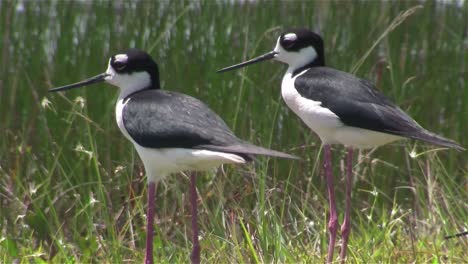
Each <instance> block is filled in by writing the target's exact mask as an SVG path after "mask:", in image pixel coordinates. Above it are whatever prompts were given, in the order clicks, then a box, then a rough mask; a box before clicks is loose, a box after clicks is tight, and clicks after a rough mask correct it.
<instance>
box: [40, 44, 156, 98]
mask: <svg viewBox="0 0 468 264" xmlns="http://www.w3.org/2000/svg"><path fill="white" fill-rule="evenodd" d="M98 82H107V83H109V84H112V85H114V86H117V87H119V88H120V93H121V95H124V96H126V95H128V94H131V93H134V92H136V91H140V90H146V89H159V88H160V87H159V71H158V65H157V64H156V62H155V61H154V60H153V58H151V56H150V55H149V54H148V53H146V52H144V51H142V50H139V49H127V50H125V51H123V52H120V53H118V54H115V55H113V56H111V57H110V59H109V64H108V66H107V70H106V72H104V73H101V74H99V75H96V76H94V77H91V78H89V79H86V80H83V81H81V82H78V83H74V84H70V85H65V86H62V87H58V88H54V89H51V90H49V91H50V92H57V91H64V90H68V89H72V88H78V87H82V86H86V85H90V84H94V83H98Z"/></svg>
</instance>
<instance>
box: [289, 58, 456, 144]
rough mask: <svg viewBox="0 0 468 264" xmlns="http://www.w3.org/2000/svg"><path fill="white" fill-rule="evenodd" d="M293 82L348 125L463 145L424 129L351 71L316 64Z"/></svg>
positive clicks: (309, 97) (300, 90) (432, 141)
mask: <svg viewBox="0 0 468 264" xmlns="http://www.w3.org/2000/svg"><path fill="white" fill-rule="evenodd" d="M294 85H295V86H296V88H297V91H298V92H299V94H300V95H301V96H303V97H305V98H308V99H311V100H314V101H319V102H321V103H322V106H323V107H326V108H328V109H330V110H331V111H332V112H333V113H335V114H336V115H337V116H338V117H339V118H340V120H341V121H342V122H343V123H344V124H345V125H348V126H353V127H358V128H363V129H368V130H373V131H378V132H383V133H388V134H393V135H397V136H402V137H408V138H413V139H419V140H423V141H427V142H430V143H433V144H436V145H442V146H446V147H451V148H457V149H460V148H461V147H460V146H459V145H458V144H456V143H455V142H454V141H452V140H449V139H445V138H443V137H441V136H438V135H435V134H433V133H431V132H429V131H427V130H425V129H424V128H422V127H421V126H420V125H419V124H418V123H416V121H414V120H413V119H412V118H411V117H410V116H408V115H407V114H406V113H405V112H404V111H403V110H401V109H400V108H399V107H398V106H396V105H395V104H394V103H392V102H391V101H390V100H389V99H387V98H386V97H385V96H384V95H383V94H382V93H381V92H380V91H379V90H377V89H376V88H375V86H374V85H373V84H372V83H371V82H369V81H367V80H363V79H360V78H357V77H355V76H354V75H352V74H349V73H346V72H342V71H338V70H335V69H332V68H328V67H314V68H311V69H309V70H308V71H307V72H305V73H304V74H302V75H300V76H299V77H297V78H296V80H295V83H294Z"/></svg>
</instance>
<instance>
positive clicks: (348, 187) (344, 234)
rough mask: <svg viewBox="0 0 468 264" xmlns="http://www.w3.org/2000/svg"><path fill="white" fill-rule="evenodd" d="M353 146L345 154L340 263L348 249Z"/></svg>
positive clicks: (343, 261) (343, 260)
mask: <svg viewBox="0 0 468 264" xmlns="http://www.w3.org/2000/svg"><path fill="white" fill-rule="evenodd" d="M353 152H354V150H353V148H352V147H348V154H347V156H346V211H345V216H344V220H343V225H342V226H341V236H342V239H343V243H342V245H341V251H340V259H341V263H345V260H346V251H347V249H348V238H349V233H350V232H351V222H350V214H351V187H352V182H353Z"/></svg>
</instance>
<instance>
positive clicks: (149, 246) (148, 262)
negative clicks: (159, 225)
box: [145, 182, 156, 264]
mask: <svg viewBox="0 0 468 264" xmlns="http://www.w3.org/2000/svg"><path fill="white" fill-rule="evenodd" d="M155 192H156V184H155V183H154V182H150V183H149V185H148V212H147V215H146V218H147V219H148V222H147V225H146V256H145V264H153V224H154V206H155V205H154V200H155V199H156V197H155Z"/></svg>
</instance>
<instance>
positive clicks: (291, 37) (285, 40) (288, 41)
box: [281, 33, 297, 49]
mask: <svg viewBox="0 0 468 264" xmlns="http://www.w3.org/2000/svg"><path fill="white" fill-rule="evenodd" d="M296 41H297V35H296V34H294V33H289V34H285V35H283V37H282V38H281V46H283V48H285V49H290V48H292V47H293V46H294V44H295V43H296Z"/></svg>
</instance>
